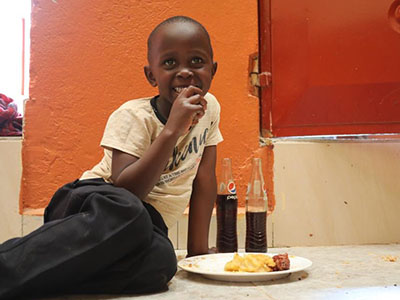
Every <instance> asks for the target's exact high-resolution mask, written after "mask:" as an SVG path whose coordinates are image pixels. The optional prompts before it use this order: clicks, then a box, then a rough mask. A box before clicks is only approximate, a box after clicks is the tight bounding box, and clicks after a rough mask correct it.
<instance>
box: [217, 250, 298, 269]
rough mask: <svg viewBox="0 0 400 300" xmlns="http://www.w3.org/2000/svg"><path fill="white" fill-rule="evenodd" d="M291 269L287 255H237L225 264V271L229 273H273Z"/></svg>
mask: <svg viewBox="0 0 400 300" xmlns="http://www.w3.org/2000/svg"><path fill="white" fill-rule="evenodd" d="M289 269H290V260H289V257H288V255H287V253H285V254H278V255H274V256H273V257H271V256H269V255H266V254H244V256H240V255H239V254H238V253H235V254H234V256H233V259H232V260H231V261H228V262H227V263H226V264H225V267H224V270H225V271H228V272H273V271H283V270H289Z"/></svg>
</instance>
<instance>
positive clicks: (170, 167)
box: [157, 128, 208, 185]
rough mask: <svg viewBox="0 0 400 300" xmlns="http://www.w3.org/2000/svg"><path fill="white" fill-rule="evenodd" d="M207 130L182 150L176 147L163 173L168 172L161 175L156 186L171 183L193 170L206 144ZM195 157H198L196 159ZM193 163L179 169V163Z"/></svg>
mask: <svg viewBox="0 0 400 300" xmlns="http://www.w3.org/2000/svg"><path fill="white" fill-rule="evenodd" d="M207 133H208V128H205V129H204V131H203V132H202V133H200V134H199V136H194V137H193V138H192V139H191V140H190V142H189V143H187V144H186V145H185V146H184V147H182V148H181V149H182V150H179V148H178V147H177V146H176V147H175V148H174V151H173V153H172V157H171V158H170V159H169V161H168V163H167V165H166V167H165V169H164V172H168V173H167V174H163V175H161V176H160V180H159V181H158V183H157V185H159V184H163V183H167V182H171V181H172V180H174V179H175V178H177V177H179V176H181V175H182V174H184V173H186V172H188V171H191V170H193V169H194V168H195V167H196V166H197V165H198V164H199V163H200V160H201V156H202V153H203V148H204V145H205V143H206V138H207ZM196 156H198V157H197V158H196ZM186 160H187V161H189V162H190V161H193V163H190V164H189V166H186V167H183V168H179V166H180V165H181V163H183V162H184V161H186Z"/></svg>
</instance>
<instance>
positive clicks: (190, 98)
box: [166, 86, 207, 136]
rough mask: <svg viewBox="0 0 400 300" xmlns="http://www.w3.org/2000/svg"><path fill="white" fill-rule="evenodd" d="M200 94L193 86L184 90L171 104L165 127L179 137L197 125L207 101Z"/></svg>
mask: <svg viewBox="0 0 400 300" xmlns="http://www.w3.org/2000/svg"><path fill="white" fill-rule="evenodd" d="M201 93H202V90H201V89H199V88H198V87H195V86H189V87H187V88H184V89H183V90H182V92H181V93H180V94H179V95H178V97H176V99H175V101H174V103H173V104H172V108H171V111H170V114H169V117H168V121H167V124H166V127H168V128H170V129H171V130H172V131H174V132H176V133H178V134H179V136H181V135H183V134H184V133H186V132H187V131H188V130H189V129H190V127H191V126H193V125H195V124H197V123H198V122H199V119H201V118H202V117H203V116H204V114H205V111H206V109H207V101H206V100H205V99H204V97H203V96H201Z"/></svg>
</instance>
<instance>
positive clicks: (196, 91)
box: [183, 85, 203, 97]
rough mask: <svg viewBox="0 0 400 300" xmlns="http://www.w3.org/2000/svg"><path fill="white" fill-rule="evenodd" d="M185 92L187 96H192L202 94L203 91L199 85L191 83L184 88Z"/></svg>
mask: <svg viewBox="0 0 400 300" xmlns="http://www.w3.org/2000/svg"><path fill="white" fill-rule="evenodd" d="M183 92H184V93H185V96H186V97H190V96H193V95H196V94H201V93H202V92H203V91H202V90H201V89H200V88H198V87H197V86H194V85H189V86H188V87H187V88H185V89H184V90H183Z"/></svg>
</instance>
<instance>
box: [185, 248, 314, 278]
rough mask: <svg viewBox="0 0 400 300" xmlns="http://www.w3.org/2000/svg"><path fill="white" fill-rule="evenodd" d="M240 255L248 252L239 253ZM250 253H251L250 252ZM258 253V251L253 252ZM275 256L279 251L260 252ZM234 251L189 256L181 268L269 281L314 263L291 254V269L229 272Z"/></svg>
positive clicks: (192, 271)
mask: <svg viewBox="0 0 400 300" xmlns="http://www.w3.org/2000/svg"><path fill="white" fill-rule="evenodd" d="M239 254H240V255H243V254H246V253H239ZM249 254H250V253H249ZM251 254H256V253H251ZM260 254H266V255H269V256H271V257H272V256H274V255H276V254H277V253H260ZM233 255H234V253H217V254H207V255H199V256H193V257H188V258H185V259H182V260H181V261H179V262H178V266H179V268H181V269H182V270H185V271H187V272H191V273H197V274H201V275H203V276H204V277H207V278H210V279H215V280H222V281H241V282H249V281H267V280H276V279H280V278H284V277H287V276H289V275H290V274H291V273H294V272H299V271H302V270H304V269H306V268H308V267H310V266H311V265H312V262H311V261H310V260H308V259H307V258H303V257H300V256H293V255H289V260H290V269H289V270H286V271H275V272H259V273H249V272H227V271H224V267H225V264H226V263H227V262H228V261H230V260H232V259H233Z"/></svg>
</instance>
